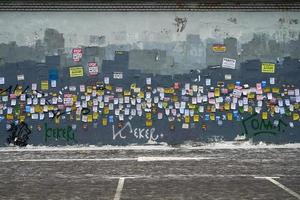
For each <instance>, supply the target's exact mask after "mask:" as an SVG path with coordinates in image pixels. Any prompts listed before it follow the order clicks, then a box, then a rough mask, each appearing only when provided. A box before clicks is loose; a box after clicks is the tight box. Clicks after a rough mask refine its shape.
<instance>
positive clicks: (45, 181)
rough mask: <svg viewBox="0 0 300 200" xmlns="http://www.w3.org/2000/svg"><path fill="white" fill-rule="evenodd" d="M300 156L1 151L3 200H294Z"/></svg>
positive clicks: (290, 152) (284, 152) (294, 152)
mask: <svg viewBox="0 0 300 200" xmlns="http://www.w3.org/2000/svg"><path fill="white" fill-rule="evenodd" d="M299 155H300V149H297V148H292V149H286V148H285V149H276V148H272V149H180V148H179V149H160V150H157V149H156V150H155V149H153V150H151V149H137V150H134V149H131V150H130V149H127V150H125V149H112V150H109V149H106V150H53V151H52V150H49V151H11V150H9V151H0V170H1V173H0V199H114V200H118V199H130V200H131V199H137V200H140V199H172V200H173V199H184V200H185V199H230V200H232V199H264V200H266V199H278V200H282V199H291V200H293V199H299V193H300V168H299V165H300V159H299ZM153 157H156V159H160V160H156V161H151V160H152V159H153ZM259 177H274V178H273V179H272V180H276V181H277V182H278V183H279V184H281V185H283V186H284V187H285V189H283V188H281V187H280V186H279V185H277V184H274V183H272V182H271V181H270V180H269V179H268V178H259ZM122 179H123V181H124V182H123V185H122V183H120V182H122V181H121V180H122ZM120 184H121V185H120ZM118 185H119V187H118ZM120 186H122V187H120ZM117 188H119V189H117ZM117 193H119V194H117ZM297 195H298V196H297Z"/></svg>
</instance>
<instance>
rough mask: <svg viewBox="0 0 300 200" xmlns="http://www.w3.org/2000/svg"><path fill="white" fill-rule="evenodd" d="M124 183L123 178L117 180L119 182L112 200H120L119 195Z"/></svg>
mask: <svg viewBox="0 0 300 200" xmlns="http://www.w3.org/2000/svg"><path fill="white" fill-rule="evenodd" d="M124 181H125V178H124V177H123V178H120V179H119V182H118V186H117V189H116V194H115V197H114V200H120V198H121V193H122V190H123V186H124Z"/></svg>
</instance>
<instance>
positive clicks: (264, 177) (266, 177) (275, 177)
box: [254, 176, 280, 179]
mask: <svg viewBox="0 0 300 200" xmlns="http://www.w3.org/2000/svg"><path fill="white" fill-rule="evenodd" d="M254 178H257V179H268V178H272V179H279V178H280V177H278V176H255V177H254Z"/></svg>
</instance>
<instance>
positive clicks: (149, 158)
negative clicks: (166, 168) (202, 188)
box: [137, 156, 214, 162]
mask: <svg viewBox="0 0 300 200" xmlns="http://www.w3.org/2000/svg"><path fill="white" fill-rule="evenodd" d="M209 159H214V157H175V156H173V157H172V156H169V157H163V156H161V157H155V156H144V157H138V159H137V161H138V162H155V161H186V160H209Z"/></svg>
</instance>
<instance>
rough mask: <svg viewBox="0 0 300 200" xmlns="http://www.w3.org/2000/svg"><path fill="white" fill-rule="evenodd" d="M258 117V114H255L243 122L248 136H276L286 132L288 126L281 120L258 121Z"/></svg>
mask: <svg viewBox="0 0 300 200" xmlns="http://www.w3.org/2000/svg"><path fill="white" fill-rule="evenodd" d="M256 116H257V114H253V115H251V116H250V117H248V118H246V119H244V120H243V121H242V124H243V127H244V130H245V134H246V135H248V136H249V135H253V136H256V135H260V134H272V135H276V134H279V133H283V132H284V131H285V129H284V128H285V127H287V126H288V125H287V124H286V123H285V122H283V121H282V120H281V119H279V120H274V121H271V120H264V119H258V118H257V117H256Z"/></svg>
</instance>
